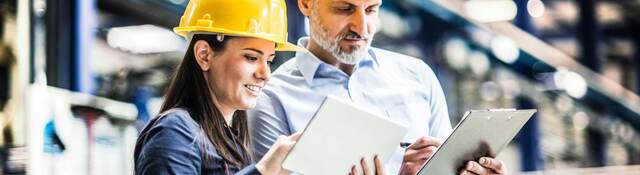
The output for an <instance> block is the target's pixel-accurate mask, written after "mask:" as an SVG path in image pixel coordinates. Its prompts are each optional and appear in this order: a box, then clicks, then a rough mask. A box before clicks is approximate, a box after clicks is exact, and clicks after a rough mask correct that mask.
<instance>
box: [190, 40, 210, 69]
mask: <svg viewBox="0 0 640 175" xmlns="http://www.w3.org/2000/svg"><path fill="white" fill-rule="evenodd" d="M193 53H194V54H193V55H194V56H195V57H196V58H195V59H196V62H197V63H198V65H199V66H200V69H202V71H204V72H206V71H209V68H210V67H211V65H210V61H211V60H209V56H211V55H213V50H212V49H211V47H210V46H209V43H207V42H206V41H204V40H198V41H196V43H195V44H194V46H193Z"/></svg>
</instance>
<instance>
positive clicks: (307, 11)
mask: <svg viewBox="0 0 640 175" xmlns="http://www.w3.org/2000/svg"><path fill="white" fill-rule="evenodd" d="M312 1H317V0H298V8H299V9H300V12H302V15H304V16H307V17H308V16H309V15H311V3H314V2H312ZM314 8H318V7H314Z"/></svg>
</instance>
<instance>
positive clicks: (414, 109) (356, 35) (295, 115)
mask: <svg viewBox="0 0 640 175" xmlns="http://www.w3.org/2000/svg"><path fill="white" fill-rule="evenodd" d="M381 3H382V2H381V0H298V7H299V8H300V10H301V11H302V14H304V15H305V16H307V17H308V19H309V23H310V27H311V35H310V38H306V37H305V38H301V39H300V40H299V41H298V45H300V46H302V47H306V48H307V49H308V50H309V52H306V53H305V52H298V53H296V56H295V57H294V58H292V59H291V60H288V61H287V62H286V63H284V64H283V65H281V66H280V67H279V68H278V69H277V70H276V71H275V72H274V73H273V75H272V77H271V80H270V82H269V83H268V84H267V86H266V87H264V89H263V92H262V93H261V95H260V97H259V98H258V104H257V106H256V108H254V109H253V110H250V111H248V114H249V115H250V117H248V118H249V125H250V130H251V134H252V137H253V144H254V151H255V152H256V156H257V157H258V158H259V157H262V156H263V155H264V153H266V152H267V150H268V148H269V147H270V146H271V144H273V142H274V141H275V140H276V139H277V137H278V136H279V135H289V134H292V133H294V132H296V131H301V130H303V129H304V128H305V126H306V125H307V124H308V122H309V121H310V119H311V118H312V117H313V115H314V112H315V111H316V110H317V109H318V107H319V106H320V104H321V102H322V100H323V99H324V97H325V96H326V95H328V94H332V95H335V96H338V97H343V98H344V99H347V100H350V101H352V102H353V103H356V104H359V105H361V106H366V107H368V108H371V109H373V110H377V112H379V113H381V114H386V115H387V116H388V117H390V118H392V119H394V120H397V121H399V122H402V123H404V124H406V125H408V126H409V132H408V134H407V136H406V137H405V138H404V140H403V141H405V142H410V143H413V144H411V145H409V147H408V148H406V150H405V149H403V148H400V147H398V149H397V150H396V152H395V153H394V155H393V157H392V158H391V160H390V161H389V162H388V163H387V165H386V167H385V168H386V170H387V172H388V173H389V174H416V172H417V171H418V170H419V169H420V167H421V166H422V165H423V164H424V162H425V161H426V160H427V159H428V158H429V157H430V156H431V155H432V154H433V152H434V150H435V149H436V148H437V147H438V146H439V145H440V140H443V139H444V138H446V137H447V136H448V135H449V134H450V133H451V131H452V129H451V123H450V122H449V114H448V111H447V106H446V102H445V97H444V94H443V91H442V88H441V86H440V84H439V82H438V80H437V78H436V76H435V74H434V73H433V71H432V70H431V69H430V68H429V66H427V65H426V64H425V63H424V62H422V61H421V60H419V59H416V58H412V57H409V56H405V55H402V54H398V53H394V52H390V51H385V50H381V49H377V48H372V47H370V45H371V39H372V38H373V35H374V32H375V31H376V29H375V27H376V24H377V23H378V10H379V7H380V5H381ZM480 163H482V164H480ZM504 171H505V169H504V167H503V166H502V162H500V161H498V160H495V159H493V158H488V157H487V158H482V159H480V160H478V162H476V161H472V162H468V164H467V165H466V167H464V168H462V170H461V171H460V173H461V174H464V173H469V174H471V173H473V174H489V173H491V174H495V173H504Z"/></svg>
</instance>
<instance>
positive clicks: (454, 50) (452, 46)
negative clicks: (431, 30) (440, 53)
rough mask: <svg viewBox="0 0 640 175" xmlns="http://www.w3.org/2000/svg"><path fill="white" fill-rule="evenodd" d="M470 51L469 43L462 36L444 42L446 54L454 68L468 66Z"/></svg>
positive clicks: (448, 61)
mask: <svg viewBox="0 0 640 175" xmlns="http://www.w3.org/2000/svg"><path fill="white" fill-rule="evenodd" d="M468 52H469V51H468V49H467V44H466V43H465V42H464V40H462V39H460V38H457V37H454V38H451V39H449V40H447V41H446V42H445V43H444V56H445V58H446V60H447V63H449V66H451V67H452V68H455V69H462V68H464V67H466V66H467V54H468Z"/></svg>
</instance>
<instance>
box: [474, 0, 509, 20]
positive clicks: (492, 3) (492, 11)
mask: <svg viewBox="0 0 640 175" xmlns="http://www.w3.org/2000/svg"><path fill="white" fill-rule="evenodd" d="M464 8H465V10H466V12H467V16H469V17H470V18H472V19H474V20H476V21H478V22H498V21H509V20H512V19H513V18H515V17H516V14H517V12H518V7H516V3H514V2H513V1H512V0H471V1H467V2H466V3H465V4H464Z"/></svg>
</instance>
